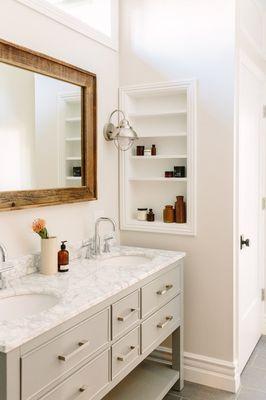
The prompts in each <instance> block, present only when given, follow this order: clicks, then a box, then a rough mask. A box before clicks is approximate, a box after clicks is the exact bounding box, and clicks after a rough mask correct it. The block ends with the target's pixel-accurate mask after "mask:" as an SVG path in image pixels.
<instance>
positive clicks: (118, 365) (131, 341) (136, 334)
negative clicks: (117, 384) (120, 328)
mask: <svg viewBox="0 0 266 400" xmlns="http://www.w3.org/2000/svg"><path fill="white" fill-rule="evenodd" d="M139 354H140V330H139V327H138V328H136V329H133V331H131V332H129V333H128V334H127V335H126V336H124V337H123V338H122V339H121V340H119V341H118V342H117V343H116V344H115V345H113V346H112V379H114V378H115V377H116V376H117V375H119V373H121V372H122V371H123V370H124V369H125V368H126V367H127V366H128V365H129V364H131V363H132V362H133V361H134V360H135V359H136V358H137V357H138V356H139Z"/></svg>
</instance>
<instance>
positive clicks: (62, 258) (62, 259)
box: [58, 240, 69, 272]
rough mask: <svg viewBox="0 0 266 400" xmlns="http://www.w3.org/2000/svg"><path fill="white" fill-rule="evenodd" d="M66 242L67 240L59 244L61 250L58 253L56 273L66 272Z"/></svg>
mask: <svg viewBox="0 0 266 400" xmlns="http://www.w3.org/2000/svg"><path fill="white" fill-rule="evenodd" d="M66 242H67V240H63V241H62V242H61V250H60V251H59V252H58V272H67V271H68V264H69V252H68V251H67V250H66V245H65V243H66Z"/></svg>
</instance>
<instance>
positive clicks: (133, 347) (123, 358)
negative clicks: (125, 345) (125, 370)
mask: <svg viewBox="0 0 266 400" xmlns="http://www.w3.org/2000/svg"><path fill="white" fill-rule="evenodd" d="M137 348H138V347H136V346H130V350H129V352H128V353H127V354H126V355H125V356H118V357H117V359H118V361H127V359H128V358H129V357H130V356H131V354H132V351H134V350H135V349H137Z"/></svg>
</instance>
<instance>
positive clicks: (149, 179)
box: [129, 177, 187, 183]
mask: <svg viewBox="0 0 266 400" xmlns="http://www.w3.org/2000/svg"><path fill="white" fill-rule="evenodd" d="M129 181H131V182H167V183H170V182H187V178H163V177H162V178H129Z"/></svg>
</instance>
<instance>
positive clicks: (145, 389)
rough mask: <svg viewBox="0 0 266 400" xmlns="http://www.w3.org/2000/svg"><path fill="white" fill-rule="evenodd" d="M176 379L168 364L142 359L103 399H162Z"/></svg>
mask: <svg viewBox="0 0 266 400" xmlns="http://www.w3.org/2000/svg"><path fill="white" fill-rule="evenodd" d="M178 379H179V372H178V371H175V370H173V369H172V368H171V367H170V366H168V365H163V364H159V363H153V362H151V361H143V362H142V363H141V364H140V365H139V366H138V367H137V368H135V369H134V370H133V371H132V372H131V373H130V374H129V375H128V376H127V377H126V378H125V379H123V380H122V382H120V383H119V384H118V385H117V386H116V387H115V388H114V389H113V390H112V391H111V392H110V393H109V394H107V395H106V396H105V397H104V399H103V400H136V399H137V400H162V399H163V398H164V397H165V396H166V395H167V393H168V392H169V390H170V389H171V388H172V387H173V386H174V384H175V383H176V382H177V381H178Z"/></svg>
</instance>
